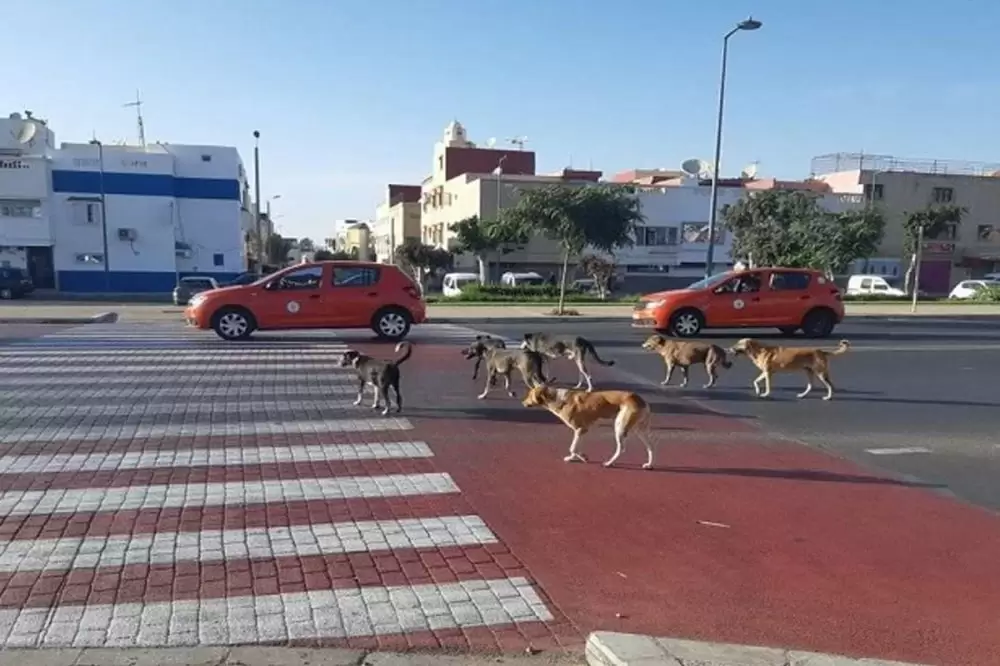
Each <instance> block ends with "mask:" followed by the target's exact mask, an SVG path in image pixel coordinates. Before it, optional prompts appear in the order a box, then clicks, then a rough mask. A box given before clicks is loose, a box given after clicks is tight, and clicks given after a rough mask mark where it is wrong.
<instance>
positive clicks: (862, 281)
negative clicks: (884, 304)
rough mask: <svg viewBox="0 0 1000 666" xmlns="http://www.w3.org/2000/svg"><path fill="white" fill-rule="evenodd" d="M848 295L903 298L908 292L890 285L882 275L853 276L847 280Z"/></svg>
mask: <svg viewBox="0 0 1000 666" xmlns="http://www.w3.org/2000/svg"><path fill="white" fill-rule="evenodd" d="M847 295H848V296H866V295H875V296H886V297H888V298H903V297H905V296H906V292H905V291H903V290H902V289H900V288H899V287H894V286H892V285H891V284H889V281H888V280H886V279H885V278H884V277H882V276H881V275H852V276H851V277H849V278H848V279H847Z"/></svg>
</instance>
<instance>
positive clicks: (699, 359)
mask: <svg viewBox="0 0 1000 666" xmlns="http://www.w3.org/2000/svg"><path fill="white" fill-rule="evenodd" d="M642 348H643V349H645V350H647V351H652V352H656V353H657V354H659V355H660V357H662V358H663V362H664V363H665V364H666V366H667V377H666V379H664V380H663V381H662V382H660V384H662V385H663V386H667V385H668V384H670V378H671V377H672V376H673V374H674V367H675V366H676V367H679V368H680V369H681V373H682V374H683V375H684V381H682V382H681V388H684V387H685V386H687V384H688V370H689V368H690V367H691V366H692V365H694V364H696V363H704V364H705V372H707V373H708V383H707V384H705V386H703V387H702V388H712V387H713V386H715V380H716V379H718V378H719V366H720V365H721V366H722V367H723V368H727V369H728V368H731V367H733V364H732V362H731V361H730V360H729V359H727V358H726V350H725V349H723V348H722V347H720V346H719V345H713V344H709V343H707V342H686V341H682V340H671V339H670V338H665V337H663V336H662V335H651V336H649V338H647V339H646V341H645V342H643V343H642Z"/></svg>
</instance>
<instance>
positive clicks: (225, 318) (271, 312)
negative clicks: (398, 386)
mask: <svg viewBox="0 0 1000 666" xmlns="http://www.w3.org/2000/svg"><path fill="white" fill-rule="evenodd" d="M184 317H185V319H187V322H188V324H190V325H192V326H196V327H198V328H201V329H212V330H214V331H215V332H216V334H218V336H219V337H220V338H222V339H224V340H244V339H246V338H248V337H250V334H251V333H253V332H254V331H276V330H289V329H302V328H371V329H372V330H374V331H375V333H376V334H377V335H378V336H379V337H381V338H385V339H389V340H402V339H403V338H404V337H406V334H407V333H409V332H410V326H411V325H413V324H420V323H423V322H424V321H425V320H426V319H427V306H426V305H425V303H424V301H423V298H422V297H421V295H420V290H419V289H418V288H417V286H416V284H415V283H414V282H413V280H411V279H410V278H409V277H408V276H407V275H406V274H405V273H404V272H403V271H402V270H400V269H399V268H398V267H396V266H392V265H388V264H378V263H374V262H368V261H320V262H316V263H310V264H296V265H295V266H291V267H289V268H286V269H284V270H281V271H278V272H276V273H272V274H271V275H267V276H265V277H263V278H262V279H260V280H258V281H257V282H254V283H253V284H246V285H239V286H234V287H223V288H221V289H212V290H211V291H203V292H201V293H199V294H197V295H196V296H194V297H193V298H192V299H191V301H190V303H189V304H188V307H187V309H186V310H185V312H184Z"/></svg>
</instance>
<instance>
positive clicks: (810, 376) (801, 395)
mask: <svg viewBox="0 0 1000 666" xmlns="http://www.w3.org/2000/svg"><path fill="white" fill-rule="evenodd" d="M812 380H813V371H812V370H809V369H808V368H806V390H805V391H803V392H802V393H796V394H795V397H796V398H804V397H806V396H807V395H809V393H810V392H811V391H812V390H813V382H812Z"/></svg>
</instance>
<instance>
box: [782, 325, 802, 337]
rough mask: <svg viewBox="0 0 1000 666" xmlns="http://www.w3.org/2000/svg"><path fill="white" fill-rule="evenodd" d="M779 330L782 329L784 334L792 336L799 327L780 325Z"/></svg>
mask: <svg viewBox="0 0 1000 666" xmlns="http://www.w3.org/2000/svg"><path fill="white" fill-rule="evenodd" d="M778 330H779V331H781V334H782V335H788V336H792V335H795V334H796V333H797V332H798V330H799V327H798V326H779V327H778Z"/></svg>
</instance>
